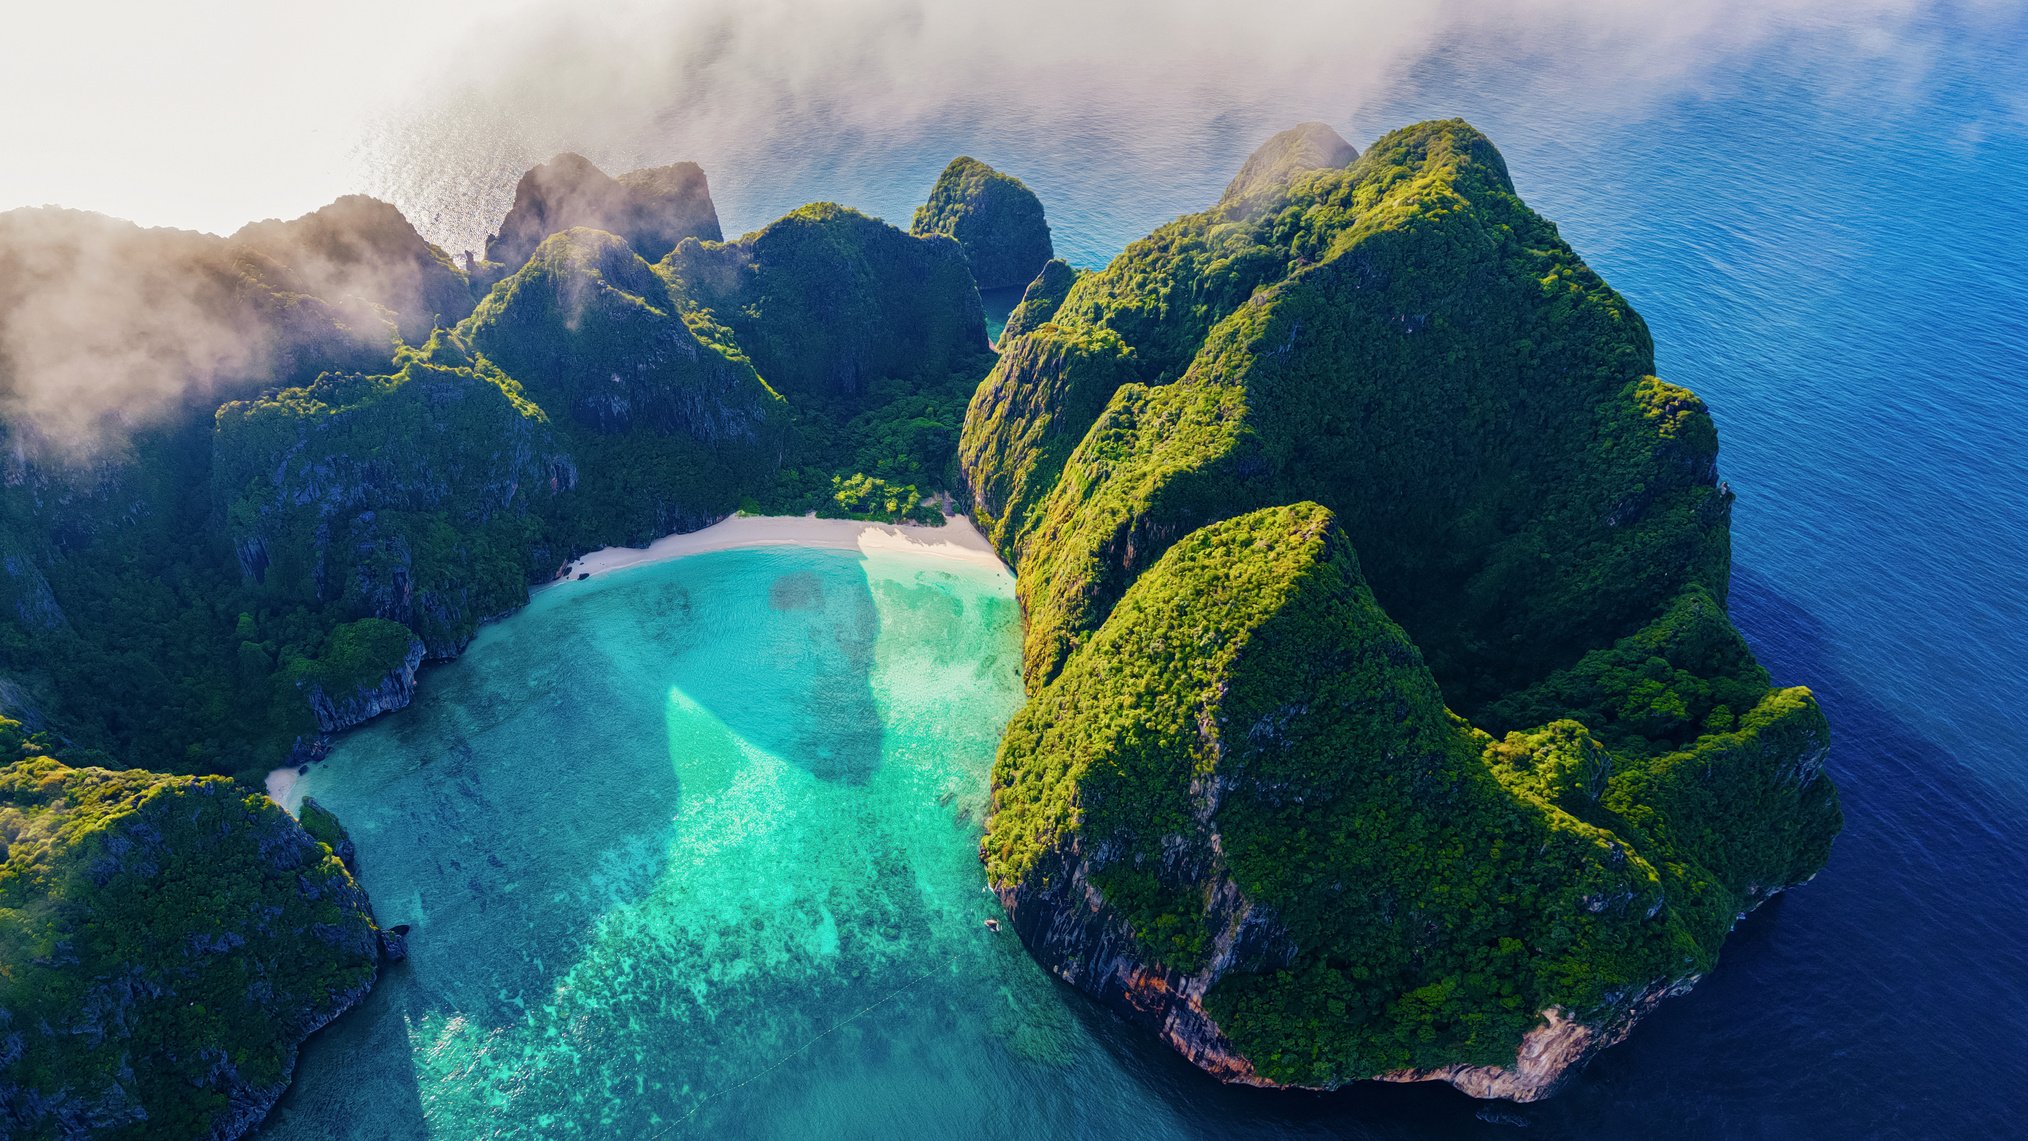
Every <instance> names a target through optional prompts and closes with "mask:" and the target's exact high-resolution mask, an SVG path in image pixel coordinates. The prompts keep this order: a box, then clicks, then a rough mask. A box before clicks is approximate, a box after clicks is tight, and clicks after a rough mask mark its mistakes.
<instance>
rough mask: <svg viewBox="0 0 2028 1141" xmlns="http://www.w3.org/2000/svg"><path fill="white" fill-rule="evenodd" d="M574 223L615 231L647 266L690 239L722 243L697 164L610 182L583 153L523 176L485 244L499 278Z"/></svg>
mask: <svg viewBox="0 0 2028 1141" xmlns="http://www.w3.org/2000/svg"><path fill="white" fill-rule="evenodd" d="M574 226H583V227H586V228H589V229H593V230H606V231H609V232H611V233H613V234H617V235H618V236H619V237H620V238H621V239H622V240H624V241H625V242H626V243H627V244H628V245H629V246H632V247H633V248H634V249H635V250H636V251H638V252H639V253H640V254H641V256H642V257H645V258H647V259H648V260H649V261H659V260H660V259H661V258H662V257H663V255H665V254H667V253H668V252H669V251H670V250H672V249H674V248H676V245H677V243H679V242H681V241H682V240H683V239H685V238H702V239H705V240H708V241H714V242H715V241H718V240H719V239H720V238H722V237H723V236H724V235H723V234H722V233H721V232H720V231H719V228H718V208H717V207H716V206H714V205H713V204H712V201H711V188H710V185H709V184H708V183H707V182H706V180H705V177H704V171H703V170H702V169H701V168H700V167H698V165H697V164H696V163H692V162H679V163H675V164H673V165H670V166H661V167H652V168H649V169H646V170H636V171H631V172H629V173H627V174H623V175H621V176H620V177H618V178H613V177H611V176H610V175H608V174H606V172H605V171H602V170H600V169H599V168H598V167H597V166H595V165H593V164H592V162H591V160H589V159H587V158H585V157H584V156H582V155H575V154H560V155H557V156H556V157H555V158H553V159H550V160H549V161H548V162H546V163H543V164H542V165H540V166H537V167H535V168H533V169H532V170H530V171H529V172H528V173H526V174H524V175H522V176H521V181H520V182H519V183H518V184H516V185H515V187H514V205H513V206H512V207H511V208H510V209H509V210H508V211H507V216H506V217H505V218H504V219H502V220H501V222H500V231H499V233H497V234H494V235H492V236H491V237H489V238H487V239H486V260H487V261H488V262H491V263H494V265H495V266H496V267H497V270H496V272H498V273H512V272H514V271H515V270H517V269H519V268H521V264H522V263H523V262H525V261H527V260H528V256H529V255H530V254H532V253H534V252H535V247H536V246H538V245H540V244H541V243H542V239H544V238H546V237H548V236H549V235H551V234H555V233H560V232H562V231H564V230H568V229H570V228H572V227H574Z"/></svg>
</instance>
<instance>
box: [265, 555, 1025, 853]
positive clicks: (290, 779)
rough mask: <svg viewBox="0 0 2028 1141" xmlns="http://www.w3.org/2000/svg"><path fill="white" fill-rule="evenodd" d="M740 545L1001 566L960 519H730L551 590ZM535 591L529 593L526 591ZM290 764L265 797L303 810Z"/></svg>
mask: <svg viewBox="0 0 2028 1141" xmlns="http://www.w3.org/2000/svg"><path fill="white" fill-rule="evenodd" d="M744 547H823V548H827V549H831V550H841V551H869V552H870V551H906V552H908V553H910V554H916V555H928V556H930V557H932V558H941V559H955V560H957V561H959V562H967V563H972V564H974V565H976V566H986V567H998V566H1001V565H1003V564H1002V563H1001V562H1000V554H999V552H997V551H995V550H994V549H993V544H991V543H989V542H987V541H986V537H985V536H984V535H981V534H979V529H978V528H977V527H974V526H972V521H971V520H970V519H967V518H965V517H964V516H962V515H953V516H948V517H946V518H945V520H944V523H943V526H941V527H925V526H922V525H921V524H918V523H863V522H860V521H859V520H857V519H819V518H817V517H816V516H815V515H800V516H799V515H735V516H733V517H732V518H730V519H726V520H724V521H722V522H719V523H714V524H712V525H711V526H709V527H706V528H704V529H703V530H702V531H690V532H686V533H684V534H680V535H664V536H663V537H662V538H659V539H657V540H655V541H654V542H652V543H650V544H648V545H647V546H645V547H604V548H601V549H599V550H596V551H593V552H591V553H590V554H588V555H582V556H580V557H578V558H577V559H576V560H574V561H573V562H571V563H570V564H569V565H568V566H567V567H566V568H565V569H564V573H563V574H562V575H561V576H559V577H558V578H557V579H556V580H555V581H553V582H547V583H543V584H542V585H540V586H537V587H535V588H534V589H535V590H538V591H539V590H549V589H552V588H554V587H559V586H564V585H567V584H568V583H572V582H576V581H577V576H578V575H581V574H588V575H590V576H592V577H593V578H597V577H598V576H600V575H602V574H607V573H610V572H612V571H616V570H620V569H622V568H625V567H638V566H645V565H647V564H648V563H659V562H666V561H668V560H669V559H680V558H682V557H683V556H685V555H701V554H704V553H705V552H707V551H731V550H738V549H740V548H744ZM531 593H532V592H531ZM297 777H298V774H297V772H296V769H295V767H294V766H290V767H288V768H281V769H276V770H274V771H273V772H271V773H269V774H268V780H267V786H268V796H269V797H270V798H271V799H272V800H274V802H275V803H276V804H279V805H281V806H282V807H283V808H285V809H287V810H288V811H290V812H291V813H293V812H295V811H296V810H297V809H298V808H299V807H300V806H301V804H302V794H301V792H300V791H299V790H298V789H297V788H296V781H297Z"/></svg>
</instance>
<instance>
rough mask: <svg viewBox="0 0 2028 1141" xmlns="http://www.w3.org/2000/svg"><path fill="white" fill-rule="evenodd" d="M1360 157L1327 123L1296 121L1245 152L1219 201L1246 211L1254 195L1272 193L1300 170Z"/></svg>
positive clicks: (1327, 167)
mask: <svg viewBox="0 0 2028 1141" xmlns="http://www.w3.org/2000/svg"><path fill="white" fill-rule="evenodd" d="M1358 157H1359V152H1358V151H1357V150H1355V149H1354V148H1353V146H1352V144H1351V143H1348V142H1346V141H1345V137H1344V136H1343V135H1340V134H1339V133H1338V132H1337V131H1335V130H1333V129H1331V127H1330V125H1329V124H1326V123H1299V124H1297V125H1296V126H1293V127H1290V128H1289V129H1288V130H1286V131H1283V132H1281V133H1280V134H1277V135H1275V136H1274V137H1273V138H1271V139H1269V140H1268V141H1267V142H1265V143H1262V144H1261V145H1260V147H1259V148H1258V149H1256V150H1255V151H1254V152H1253V153H1252V154H1250V155H1248V156H1247V159H1246V165H1244V166H1242V167H1240V168H1239V173H1238V174H1236V175H1234V176H1233V178H1232V181H1231V182H1229V183H1226V185H1225V194H1224V196H1223V197H1221V198H1220V199H1219V200H1218V201H1219V204H1220V205H1221V206H1228V207H1232V208H1235V209H1236V210H1239V211H1242V212H1243V211H1245V210H1247V209H1248V208H1249V207H1252V206H1254V205H1255V204H1254V203H1252V202H1251V201H1250V200H1252V199H1254V198H1256V197H1257V196H1262V195H1267V196H1272V195H1274V194H1276V193H1278V192H1279V191H1281V190H1282V189H1283V188H1284V187H1286V186H1288V184H1289V183H1290V182H1292V181H1294V179H1295V178H1296V176H1298V175H1301V174H1307V173H1309V172H1310V171H1313V170H1330V169H1334V168H1337V167H1344V166H1350V165H1351V164H1352V161H1353V160H1354V159H1356V158H1358Z"/></svg>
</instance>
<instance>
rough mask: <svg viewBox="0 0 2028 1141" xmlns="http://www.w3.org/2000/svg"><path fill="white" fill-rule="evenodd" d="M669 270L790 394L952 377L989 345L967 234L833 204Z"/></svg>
mask: <svg viewBox="0 0 2028 1141" xmlns="http://www.w3.org/2000/svg"><path fill="white" fill-rule="evenodd" d="M660 269H661V270H662V271H663V273H664V275H665V276H666V277H668V278H669V280H670V282H671V286H672V288H673V290H674V291H675V294H676V297H677V300H678V302H679V303H680V304H681V305H682V306H683V307H684V309H685V312H686V314H687V315H690V316H693V317H695V318H698V319H700V320H703V321H704V322H706V323H707V324H709V325H713V326H718V327H723V328H726V329H729V330H730V332H731V334H732V335H733V336H734V337H735V338H736V340H737V343H738V346H739V348H740V349H741V350H742V351H744V352H745V354H746V356H747V357H748V359H750V360H751V361H752V362H753V366H754V368H755V369H756V370H757V371H758V372H759V373H760V375H761V378H762V379H764V380H766V381H767V382H768V384H769V385H770V386H772V387H773V388H774V389H775V390H776V391H777V392H780V393H782V394H783V395H785V396H787V397H788V398H789V399H790V400H791V401H794V400H797V399H798V398H815V399H818V400H828V401H836V400H840V399H854V398H859V397H863V396H865V395H866V394H867V393H868V391H869V390H870V389H871V387H872V386H873V384H874V383H875V382H876V381H880V380H883V379H899V380H909V381H919V380H921V379H924V378H941V377H943V376H944V375H946V374H948V373H951V372H953V371H957V370H960V369H962V368H966V367H969V366H970V364H971V363H972V362H973V361H975V360H977V359H978V358H979V357H980V356H981V355H982V354H983V353H984V352H985V351H986V349H987V342H986V313H985V309H984V308H983V307H982V306H981V305H980V303H979V291H978V289H977V288H976V287H975V286H974V285H973V283H972V277H971V271H970V270H969V269H967V268H966V264H965V256H964V251H963V250H961V249H959V247H958V245H957V243H956V242H953V241H951V240H950V239H949V238H945V237H941V236H932V237H928V238H919V237H913V236H911V235H909V234H906V233H904V232H902V231H900V230H897V229H895V228H894V227H892V226H889V225H888V224H886V223H885V222H882V221H879V220H878V219H874V218H869V217H867V216H866V215H864V214H861V213H859V212H858V211H856V210H850V209H847V208H845V207H843V206H837V205H833V204H831V203H827V202H820V203H816V204H814V205H810V206H805V207H803V208H801V209H799V210H796V211H794V212H793V213H791V214H789V215H787V216H786V217H783V218H782V219H780V220H778V221H776V222H774V223H773V224H772V225H770V226H768V227H767V228H766V229H763V230H761V231H759V232H757V233H753V234H748V235H746V236H745V237H743V238H741V239H739V240H738V241H737V242H729V243H722V244H721V243H714V242H685V243H683V244H682V245H681V246H678V247H677V249H676V250H675V252H674V253H672V254H670V255H669V257H668V258H667V259H665V260H664V261H663V262H662V264H661V266H660ZM972 375H973V376H977V375H978V374H977V373H973V374H972Z"/></svg>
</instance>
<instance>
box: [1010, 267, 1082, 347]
mask: <svg viewBox="0 0 2028 1141" xmlns="http://www.w3.org/2000/svg"><path fill="white" fill-rule="evenodd" d="M1082 275H1083V274H1082V271H1081V270H1077V269H1073V268H1072V267H1071V264H1070V263H1069V262H1067V261H1064V260H1063V259H1062V258H1051V259H1050V260H1049V262H1048V263H1047V264H1045V265H1044V266H1043V267H1042V272H1041V273H1038V274H1036V275H1035V280H1034V281H1031V282H1029V283H1028V288H1027V289H1024V290H1022V292H1021V302H1020V304H1018V305H1016V306H1014V311H1013V312H1012V313H1009V314H1008V315H1007V325H1006V327H1005V328H1003V329H1001V330H1000V343H1001V344H1002V345H1003V346H1004V345H1011V344H1013V343H1014V342H1015V341H1017V340H1019V339H1021V337H1022V336H1024V335H1026V334H1028V333H1032V332H1034V331H1035V330H1037V329H1039V328H1041V327H1042V326H1043V325H1045V324H1047V323H1048V321H1049V319H1050V318H1051V317H1054V316H1056V311H1057V309H1059V308H1061V307H1062V305H1063V299H1064V298H1066V297H1068V296H1070V287H1071V286H1073V285H1076V284H1077V279H1078V278H1079V277H1080V276H1082Z"/></svg>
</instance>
